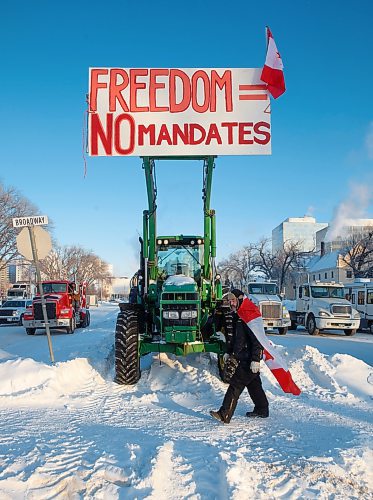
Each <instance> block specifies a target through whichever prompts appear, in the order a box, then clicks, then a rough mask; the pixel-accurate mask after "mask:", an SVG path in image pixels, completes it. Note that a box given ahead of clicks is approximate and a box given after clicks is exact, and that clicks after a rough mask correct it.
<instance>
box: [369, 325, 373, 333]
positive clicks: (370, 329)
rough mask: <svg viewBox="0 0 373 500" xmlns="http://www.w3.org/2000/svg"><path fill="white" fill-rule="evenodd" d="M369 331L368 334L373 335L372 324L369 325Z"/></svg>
mask: <svg viewBox="0 0 373 500" xmlns="http://www.w3.org/2000/svg"><path fill="white" fill-rule="evenodd" d="M369 331H370V333H372V334H373V323H371V324H370V325H369Z"/></svg>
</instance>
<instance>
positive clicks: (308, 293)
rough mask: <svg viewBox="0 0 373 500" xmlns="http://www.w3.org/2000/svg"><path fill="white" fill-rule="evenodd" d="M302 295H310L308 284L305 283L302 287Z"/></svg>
mask: <svg viewBox="0 0 373 500" xmlns="http://www.w3.org/2000/svg"><path fill="white" fill-rule="evenodd" d="M304 296H305V297H309V296H310V287H309V286H308V285H306V286H305V287H304Z"/></svg>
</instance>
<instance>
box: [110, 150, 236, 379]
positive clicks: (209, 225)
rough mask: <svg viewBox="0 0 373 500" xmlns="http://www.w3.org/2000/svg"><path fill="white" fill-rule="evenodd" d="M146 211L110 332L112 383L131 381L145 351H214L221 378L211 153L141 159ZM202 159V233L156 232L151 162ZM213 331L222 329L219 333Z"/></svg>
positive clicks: (226, 324) (225, 318)
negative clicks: (134, 264)
mask: <svg viewBox="0 0 373 500" xmlns="http://www.w3.org/2000/svg"><path fill="white" fill-rule="evenodd" d="M142 159H143V169H144V171H145V178H146V187H147V195H148V205H149V208H148V210H145V211H144V213H143V237H142V238H139V240H140V246H141V248H140V269H139V270H138V271H137V273H136V274H135V275H134V276H133V278H132V280H131V287H130V296H129V303H122V304H120V313H119V314H118V319H117V324H116V331H115V381H116V382H117V383H118V384H135V383H136V382H137V381H138V380H139V379H140V375H141V372H140V357H141V356H144V355H146V354H148V353H151V352H154V353H161V352H167V353H172V354H174V355H176V356H186V355H188V354H191V353H201V352H214V353H216V354H217V355H218V366H219V373H220V375H221V377H223V354H224V353H225V352H226V345H227V341H228V342H229V340H230V338H231V320H230V317H229V313H228V310H227V309H228V308H227V307H226V306H224V305H223V303H222V284H221V280H220V276H219V274H218V273H217V272H216V267H215V257H216V231H215V228H216V224H215V211H214V210H211V209H210V195H211V185H212V173H213V169H214V160H215V157H214V156H203V157H143V158H142ZM170 159H172V160H201V161H202V162H203V190H202V191H203V213H204V234H203V236H199V235H188V236H186V235H176V236H169V235H167V236H157V235H156V209H157V205H156V197H157V188H156V184H155V161H156V160H170ZM218 330H219V331H220V330H223V331H224V332H225V338H222V336H221V335H220V333H217V332H218Z"/></svg>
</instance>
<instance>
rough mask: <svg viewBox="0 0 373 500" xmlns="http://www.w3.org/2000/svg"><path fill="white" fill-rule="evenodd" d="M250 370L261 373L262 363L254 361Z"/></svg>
mask: <svg viewBox="0 0 373 500" xmlns="http://www.w3.org/2000/svg"><path fill="white" fill-rule="evenodd" d="M250 370H251V371H252V372H253V373H259V372H260V363H259V361H252V362H251V364H250Z"/></svg>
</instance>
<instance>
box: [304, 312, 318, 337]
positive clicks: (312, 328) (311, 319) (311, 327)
mask: <svg viewBox="0 0 373 500" xmlns="http://www.w3.org/2000/svg"><path fill="white" fill-rule="evenodd" d="M307 331H308V333H309V334H310V335H318V334H319V333H320V330H319V329H318V328H317V327H316V320H315V316H314V315H313V314H310V315H309V316H308V318H307Z"/></svg>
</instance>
